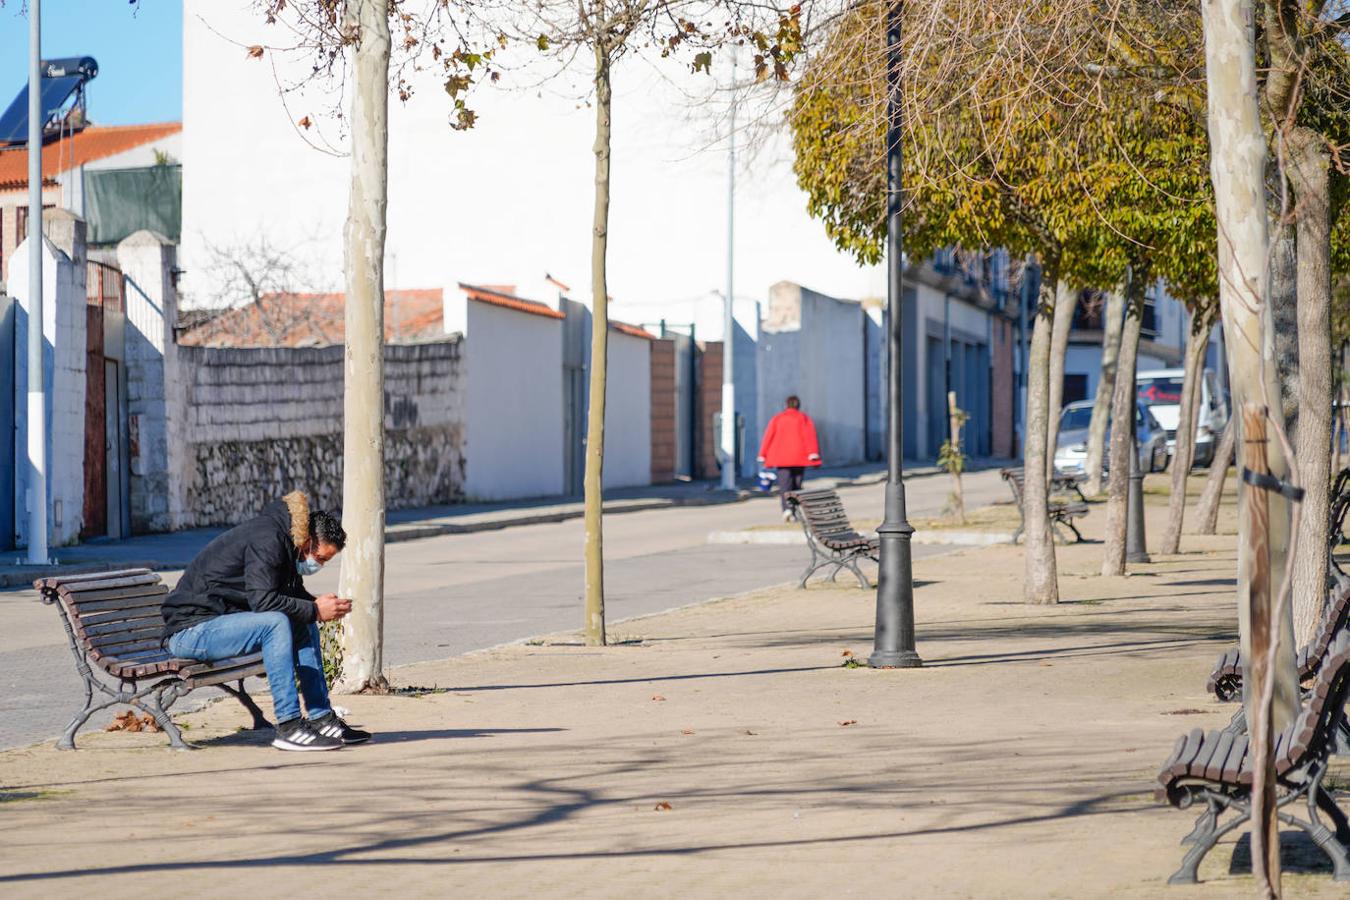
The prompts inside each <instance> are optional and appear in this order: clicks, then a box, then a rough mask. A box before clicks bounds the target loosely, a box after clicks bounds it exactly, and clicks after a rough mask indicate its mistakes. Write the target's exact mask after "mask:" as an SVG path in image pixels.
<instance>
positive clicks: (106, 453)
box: [80, 262, 131, 538]
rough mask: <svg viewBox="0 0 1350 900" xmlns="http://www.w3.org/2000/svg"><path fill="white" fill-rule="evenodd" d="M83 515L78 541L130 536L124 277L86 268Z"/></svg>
mask: <svg viewBox="0 0 1350 900" xmlns="http://www.w3.org/2000/svg"><path fill="white" fill-rule="evenodd" d="M85 284H86V291H85V293H86V301H85V324H86V328H87V330H86V332H85V341H86V343H85V348H86V349H85V354H86V355H85V401H84V402H85V408H84V510H83V512H84V517H83V525H82V527H81V529H80V537H82V538H90V537H103V536H107V537H110V538H120V537H126V536H127V535H129V534H130V532H131V509H130V504H129V503H128V502H127V498H128V495H129V493H130V474H131V473H130V469H129V467H128V459H127V453H128V442H127V386H126V375H125V371H126V370H125V368H124V363H125V345H126V339H125V334H126V301H125V294H124V291H123V278H122V273H121V271H119V270H118V269H116V268H114V267H112V266H109V265H105V264H103V263H97V262H90V263H89V264H88V269H87V270H86V282H85Z"/></svg>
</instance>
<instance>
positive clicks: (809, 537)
mask: <svg viewBox="0 0 1350 900" xmlns="http://www.w3.org/2000/svg"><path fill="white" fill-rule="evenodd" d="M787 501H788V506H789V509H791V510H792V511H793V512H794V513H795V515H796V517H797V519H798V520H799V521H800V522H801V523H802V531H804V532H805V533H806V544H807V546H809V547H810V548H811V561H810V562H809V563H807V564H806V571H805V572H804V573H803V574H802V580H801V584H800V585H799V587H806V582H807V580H808V579H809V578H810V577H811V576H812V575H814V574H815V573H816V572H817V571H818V570H820V569H823V568H824V567H826V566H834V570H833V571H832V572H831V573H830V580H831V581H834V580H835V578H837V577H838V575H839V572H840V570H841V569H848V570H849V571H850V572H852V573H853V574H854V575H855V576H856V577H857V579H858V582H859V583H860V584H861V585H862V586H863V588H864V589H866V588H869V587H871V585H870V584H869V583H868V581H867V576H865V575H863V573H862V570H861V569H859V568H858V563H859V562H860V561H862V560H864V559H870V560H872V561H873V562H877V561H878V556H877V554H878V552H879V547H880V545H881V539H880V538H878V537H876V536H871V537H869V536H868V535H865V534H860V533H859V532H858V530H857V529H855V528H854V527H853V525H852V524H850V523H849V520H848V513H846V512H845V511H844V501H843V500H841V499H839V495H838V494H837V493H835V492H834V491H832V490H828V489H825V490H815V491H792V492H790V493H788V495H787Z"/></svg>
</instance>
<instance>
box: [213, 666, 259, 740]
mask: <svg viewBox="0 0 1350 900" xmlns="http://www.w3.org/2000/svg"><path fill="white" fill-rule="evenodd" d="M216 687H218V688H220V689H221V690H222V691H224V692H225V693H227V694H229V695H230V696H231V697H233V698H234V699H236V700H238V701H239V702H240V703H242V704H243V705H244V709H246V710H248V711H249V713H250V714H251V715H252V716H253V724H252V725H251V726H250V727H251V728H252V729H253V730H254V731H259V730H262V729H264V728H271V727H272V723H271V722H269V721H267V716H265V715H264V714H263V711H262V709H261V708H259V706H258V704H257V703H254V702H253V698H252V697H250V696H249V695H248V691H246V690H244V680H243V679H242V678H241V679H239V686H238V687H235V686H234V685H229V684H218V685H216Z"/></svg>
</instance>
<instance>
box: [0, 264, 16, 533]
mask: <svg viewBox="0 0 1350 900" xmlns="http://www.w3.org/2000/svg"><path fill="white" fill-rule="evenodd" d="M14 315H15V312H14V301H13V300H12V299H10V297H9V296H8V295H6V294H5V293H4V292H3V291H0V550H10V549H13V547H14V438H15V433H14V364H15V362H16V359H17V354H16V353H15V349H14Z"/></svg>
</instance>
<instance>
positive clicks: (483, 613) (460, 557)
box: [0, 471, 1008, 748]
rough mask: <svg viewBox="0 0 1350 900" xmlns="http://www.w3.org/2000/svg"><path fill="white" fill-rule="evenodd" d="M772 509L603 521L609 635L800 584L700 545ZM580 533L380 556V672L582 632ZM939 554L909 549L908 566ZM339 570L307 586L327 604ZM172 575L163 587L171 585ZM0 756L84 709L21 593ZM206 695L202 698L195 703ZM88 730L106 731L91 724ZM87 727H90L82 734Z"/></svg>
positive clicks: (0, 662) (750, 505)
mask: <svg viewBox="0 0 1350 900" xmlns="http://www.w3.org/2000/svg"><path fill="white" fill-rule="evenodd" d="M949 486H950V482H949V479H948V478H947V476H945V475H929V476H920V477H918V478H914V479H910V480H908V481H907V495H908V501H909V513H910V515H911V516H913V517H920V516H932V515H936V514H937V513H938V512H940V510H941V509H942V507H943V505H944V503H945V502H946V497H947V493H948V490H949ZM840 494H841V496H842V497H843V498H844V501H845V504H846V505H847V507H848V509H849V513H850V515H851V516H852V517H853V518H854V519H857V520H873V521H876V520H879V519H880V518H881V514H882V502H883V499H882V486H881V485H867V486H860V487H848V488H844V489H841V490H840ZM965 495H966V504H967V507H968V508H972V509H973V508H975V507H978V506H982V505H985V504H987V503H991V502H994V501H998V500H1005V499H1007V496H1008V494H1007V489H1006V488H1005V487H1004V486H1003V485H1002V484H1001V483H1000V482H999V478H998V473H997V472H995V471H985V472H974V473H968V474H967V476H966V478H965ZM777 516H778V505H777V502H776V501H775V500H773V499H772V498H756V499H754V500H751V501H748V502H745V503H735V504H728V505H721V506H694V507H676V508H671V509H657V510H648V511H643V512H632V513H625V514H623V515H615V516H611V517H609V518H607V519H606V528H605V560H606V565H605V576H606V584H605V595H606V597H605V601H606V616H607V619H608V621H609V622H610V623H614V624H611V626H610V631H611V634H613V635H614V636H616V637H624V636H625V635H629V634H630V633H631V634H636V633H637V631H638V629H635V628H626V627H625V626H624V625H623V624H620V623H621V620H623V619H627V618H631V617H634V616H641V615H646V614H650V613H654V612H660V611H662V610H666V609H671V608H674V607H678V606H684V605H687V604H690V603H696V602H700V601H703V600H709V599H713V598H716V597H725V596H729V595H732V594H737V593H741V592H744V591H749V590H754V589H756V588H761V587H767V586H769V585H773V584H779V583H782V582H786V581H791V580H794V579H795V578H797V577H798V576H799V575H800V573H801V570H802V567H803V565H804V563H805V560H806V556H805V553H806V551H805V548H803V547H800V546H772V545H728V544H708V543H707V536H708V533H709V532H711V531H726V530H734V529H740V528H746V527H749V526H752V525H757V524H764V523H766V522H772V521H775V520H776V519H777ZM581 547H582V523H581V521H580V520H579V519H574V520H571V521H567V522H560V523H552V524H542V525H525V526H520V527H515V528H509V529H505V530H501V531H485V532H478V533H474V534H462V535H446V536H441V537H434V538H427V539H425V540H417V541H407V542H404V543H397V544H391V545H389V546H388V548H387V551H386V608H385V661H386V663H387V664H388V665H391V666H398V665H405V664H408V663H414V662H420V661H424V660H429V659H440V658H444V657H447V656H453V655H455V654H459V653H464V652H467V651H470V650H477V649H482V648H485V647H491V646H495V645H497V644H502V643H506V642H509V641H515V640H522V639H525V638H528V637H530V636H532V635H538V634H547V633H550V632H556V631H563V630H570V629H574V628H578V627H580V625H581V594H582V581H583V567H582V562H581ZM946 549H947V548H944V547H940V546H933V545H915V546H914V555H915V557H923V556H932V555H935V554H937V553H942V552H944V551H945V550H946ZM337 573H338V567H337V565H332V566H330V567H329V569H328V570H325V571H324V572H322V573H320V574H319V575H318V576H316V577H314V578H312V579H310V580H309V586H310V588H311V590H314V591H315V593H321V592H323V591H327V590H335V589H336V586H337ZM178 574H179V573H177V572H174V573H166V576H165V577H166V580H168V581H170V582H172V581H174V580H176V579H177V577H178ZM0 622H3V623H4V627H3V628H2V629H0V684H2V685H3V691H2V692H0V748H7V747H15V746H24V745H27V744H30V743H33V742H35V741H39V740H43V739H46V738H50V737H53V736H55V735H57V734H59V733H60V732H61V730H62V729H63V728H64V727H65V724H66V723H67V722H68V721H69V720H70V716H71V715H72V714H73V713H74V712H75V710H76V709H78V707H79V705H80V701H81V698H82V697H83V691H82V685H81V682H80V679H79V677H78V676H77V675H76V674H75V670H74V663H73V660H72V658H71V655H70V651H69V649H68V648H67V644H66V639H65V634H64V632H63V630H62V627H61V623H60V619H59V617H58V615H57V613H56V611H55V610H53V609H50V608H48V607H46V606H43V605H42V604H41V603H40V602H38V599H37V595H36V593H35V592H34V591H32V590H20V591H6V592H0ZM203 693H204V694H205V693H208V692H205V691H204V692H203ZM95 720H96V721H103V719H102V718H101V717H100V716H96V717H95ZM86 727H95V725H94V722H91V724H90V725H89V726H86Z"/></svg>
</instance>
